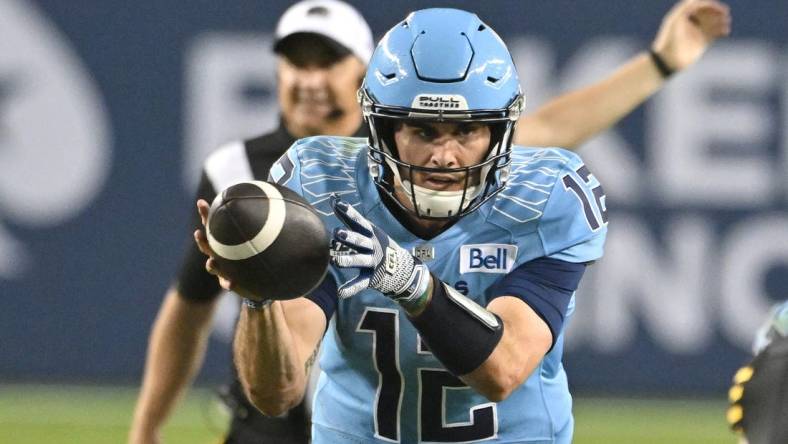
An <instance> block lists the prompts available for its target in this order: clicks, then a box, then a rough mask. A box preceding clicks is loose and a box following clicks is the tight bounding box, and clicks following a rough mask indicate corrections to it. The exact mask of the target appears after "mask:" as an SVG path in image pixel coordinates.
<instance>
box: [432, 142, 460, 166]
mask: <svg viewBox="0 0 788 444" xmlns="http://www.w3.org/2000/svg"><path fill="white" fill-rule="evenodd" d="M461 150H462V146H461V144H460V143H459V141H458V140H457V139H456V138H454V137H452V136H445V137H441V138H440V139H437V140H436V141H435V143H433V147H432V151H431V153H430V166H432V167H437V168H457V167H459V166H460V163H459V154H460V151H461Z"/></svg>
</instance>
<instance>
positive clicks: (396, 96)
mask: <svg viewBox="0 0 788 444" xmlns="http://www.w3.org/2000/svg"><path fill="white" fill-rule="evenodd" d="M359 96H360V101H361V107H362V111H363V113H364V117H365V121H366V123H367V125H368V127H369V131H370V137H369V138H368V139H359V138H343V137H328V136H319V137H314V138H308V139H302V140H300V141H298V142H296V144H294V146H293V147H291V148H290V149H289V150H288V152H287V153H286V154H285V155H284V156H283V157H282V159H280V161H279V162H278V163H277V164H276V165H274V167H273V168H272V169H271V179H272V180H273V181H275V182H277V183H279V184H283V185H285V186H287V187H289V188H291V189H293V190H294V191H296V192H297V193H299V194H301V195H302V196H304V198H306V199H307V200H308V201H309V202H310V203H311V204H312V205H313V206H314V207H315V209H316V210H317V211H318V212H319V213H320V214H322V215H323V220H324V222H325V224H326V225H327V227H328V228H329V230H330V231H332V232H333V243H334V247H335V248H334V250H333V251H334V252H335V254H334V256H333V258H332V267H331V268H330V273H329V275H328V276H327V278H326V279H324V281H323V283H322V284H321V285H320V286H319V287H318V289H316V290H315V291H313V292H312V293H311V294H309V295H306V297H304V298H298V299H295V300H289V301H276V300H275V299H276V295H265V294H251V293H249V292H248V290H246V289H244V288H241V287H239V286H236V285H234V284H233V283H232V282H230V281H228V280H227V279H226V278H224V277H222V279H221V281H222V285H223V286H224V287H225V288H227V289H230V290H233V291H236V292H237V293H238V294H240V295H242V296H243V297H244V298H245V304H244V307H245V308H244V309H243V310H242V312H241V316H240V318H239V322H238V326H237V330H236V331H237V333H236V338H235V358H236V363H237V365H238V373H239V376H240V379H241V381H242V383H243V386H244V388H245V390H246V394H247V395H248V397H249V399H250V400H251V401H252V402H253V403H254V404H255V405H256V406H257V407H258V408H260V410H261V411H263V412H264V413H266V414H268V415H279V414H281V413H283V412H286V411H287V410H288V409H289V408H291V407H292V406H295V405H297V404H298V403H299V402H301V400H302V398H303V396H304V390H305V386H306V379H307V375H308V368H309V366H310V364H311V361H312V360H313V359H314V358H313V357H314V354H315V352H316V351H317V349H318V345H319V344H320V343H321V341H322V340H323V339H324V338H325V340H324V343H323V354H322V358H321V368H322V373H321V376H320V380H319V382H318V387H317V389H316V394H315V399H314V408H313V416H312V422H313V427H312V439H313V442H315V443H341V442H348V443H350V442H353V443H357V442H421V441H429V442H476V441H483V440H492V441H497V442H523V441H528V442H536V441H539V442H556V443H568V442H571V438H572V430H573V420H572V414H571V397H570V395H569V390H568V386H567V381H566V374H565V372H564V370H563V367H562V365H561V355H562V351H563V331H564V326H565V322H566V321H567V320H568V318H569V317H570V316H571V314H572V311H573V309H574V300H573V295H574V291H575V289H576V288H577V286H578V284H579V282H580V279H581V277H582V275H583V273H584V271H585V268H586V267H587V266H588V264H590V263H592V262H593V261H595V260H596V259H598V258H599V257H601V255H602V247H603V244H604V240H605V235H606V232H607V214H606V208H605V195H604V192H603V190H602V187H601V185H600V184H599V182H598V181H597V179H596V178H595V177H594V176H593V174H591V172H590V171H589V169H588V168H587V167H586V166H585V165H584V164H583V162H582V161H581V160H580V158H579V157H578V156H576V155H575V154H573V153H571V152H569V151H565V150H562V149H558V148H548V149H536V148H524V147H519V148H518V149H517V150H513V149H512V138H513V134H514V128H515V125H516V122H517V120H518V119H519V117H520V114H521V111H522V108H523V104H524V97H523V95H522V92H521V89H520V83H519V78H518V75H517V71H516V69H515V66H514V64H513V62H512V58H511V55H510V54H509V51H508V49H507V48H506V46H505V44H504V43H503V41H502V40H501V39H500V38H499V37H498V35H497V34H496V33H495V31H494V30H493V29H492V28H490V27H489V26H488V25H487V24H485V23H484V22H482V21H481V20H480V19H479V18H478V17H477V16H476V15H475V14H472V13H468V12H465V11H461V10H457V9H426V10H421V11H416V12H414V13H412V14H410V15H409V16H408V17H407V18H406V19H405V20H403V21H402V22H400V23H398V24H396V25H395V26H394V27H393V28H392V29H391V30H390V31H389V32H388V33H387V34H386V35H385V36H384V37H383V39H382V40H381V42H380V43H379V44H378V46H377V48H376V50H375V52H374V53H373V55H372V58H371V60H370V62H369V66H368V69H367V74H366V77H365V79H364V84H363V86H362V88H361V89H360V91H359ZM198 207H199V211H200V214H201V216H202V217H203V218H205V217H206V216H207V211H208V203H207V202H206V201H204V200H200V201H199V202H198ZM195 238H196V240H197V243H198V245H199V247H200V249H201V251H203V252H204V253H206V254H208V255H209V256H210V255H211V254H212V252H211V250H210V247H209V245H208V243H207V241H206V239H205V235H204V233H203V232H202V231H201V230H198V231H196V232H195ZM206 268H207V269H208V270H209V271H210V272H212V273H218V274H219V275H220V276H221V273H220V270H218V269H217V268H216V263H215V261H214V260H213V259H212V258H209V259H208V261H207V263H206ZM329 321H331V322H330V323H329Z"/></svg>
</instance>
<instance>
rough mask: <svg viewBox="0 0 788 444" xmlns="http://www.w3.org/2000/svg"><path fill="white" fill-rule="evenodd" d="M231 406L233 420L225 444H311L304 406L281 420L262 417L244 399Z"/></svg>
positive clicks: (279, 418)
mask: <svg viewBox="0 0 788 444" xmlns="http://www.w3.org/2000/svg"><path fill="white" fill-rule="evenodd" d="M241 396H242V398H241V399H237V397H236V399H235V401H236V403H235V405H234V406H231V410H232V411H233V420H232V422H231V423H230V431H229V432H228V433H227V438H225V441H224V442H225V444H308V443H309V429H310V425H309V421H308V420H307V418H306V410H305V407H304V404H303V403H302V404H299V405H298V406H296V407H295V408H293V409H292V410H290V411H289V412H287V414H286V415H284V416H282V417H269V416H265V415H263V414H262V413H260V411H259V410H257V409H256V408H255V407H254V406H252V405H251V404H250V403H249V402H248V401H247V400H246V398H245V397H243V395H241Z"/></svg>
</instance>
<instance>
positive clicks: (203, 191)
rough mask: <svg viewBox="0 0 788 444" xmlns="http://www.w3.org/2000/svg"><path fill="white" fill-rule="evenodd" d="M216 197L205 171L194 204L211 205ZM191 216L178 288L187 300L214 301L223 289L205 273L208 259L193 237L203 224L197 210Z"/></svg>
mask: <svg viewBox="0 0 788 444" xmlns="http://www.w3.org/2000/svg"><path fill="white" fill-rule="evenodd" d="M214 197H216V191H215V190H214V189H213V185H211V181H210V180H209V179H208V176H207V175H206V174H205V172H204V171H203V173H202V177H201V178H200V185H199V186H198V188H197V196H196V197H195V199H194V202H197V199H205V200H206V201H208V203H211V202H212V201H213V199H214ZM191 214H192V216H191V217H190V218H189V226H188V228H187V230H186V231H187V232H188V233H189V237H188V246H187V247H186V252H185V253H186V254H184V256H183V260H182V261H181V268H180V271H179V272H178V276H177V280H176V288H177V290H178V292H179V293H180V294H181V296H183V297H184V298H186V299H189V300H194V301H206V300H212V299H214V298H216V297H217V296H218V295H219V294H220V293H221V291H222V288H221V286H219V280H218V279H216V276H213V275H211V274H210V273H208V272H207V271H205V261H206V260H207V259H208V258H207V257H206V256H205V255H204V254H202V252H201V251H200V250H199V249H198V248H197V244H196V243H194V239H192V236H191V234H192V233H193V232H194V230H196V229H197V228H202V222H201V221H200V215H199V213H197V209H196V208H194V211H192V213H191Z"/></svg>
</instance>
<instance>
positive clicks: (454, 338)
mask: <svg viewBox="0 0 788 444" xmlns="http://www.w3.org/2000/svg"><path fill="white" fill-rule="evenodd" d="M432 279H433V283H434V286H433V290H432V298H431V299H430V302H429V303H428V304H427V307H425V308H424V311H423V312H421V314H419V315H418V316H417V317H415V318H409V319H410V321H411V323H413V326H415V327H416V330H418V331H419V333H420V334H421V337H422V339H423V340H424V342H425V343H426V344H427V346H428V347H429V348H430V351H431V352H432V354H434V355H435V357H436V358H438V360H439V361H440V362H441V363H442V364H443V365H444V366H445V367H446V369H447V370H449V371H450V372H451V373H453V374H454V375H456V376H461V375H465V374H468V373H470V372H472V371H473V370H476V369H477V368H478V367H479V366H480V365H482V364H483V363H484V361H486V360H487V358H488V357H489V356H490V354H491V353H492V351H493V350H494V349H495V347H496V346H497V345H498V342H500V340H501V337H502V336H503V321H501V318H499V317H498V316H497V315H495V314H494V313H491V312H489V311H487V309H485V308H483V307H481V306H479V305H478V304H476V303H475V302H473V301H472V300H470V299H468V298H466V297H465V296H463V295H461V294H459V293H457V291H456V290H454V289H453V288H449V287H448V286H447V285H446V284H444V283H443V282H441V280H440V279H438V278H436V277H435V276H433V277H432Z"/></svg>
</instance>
